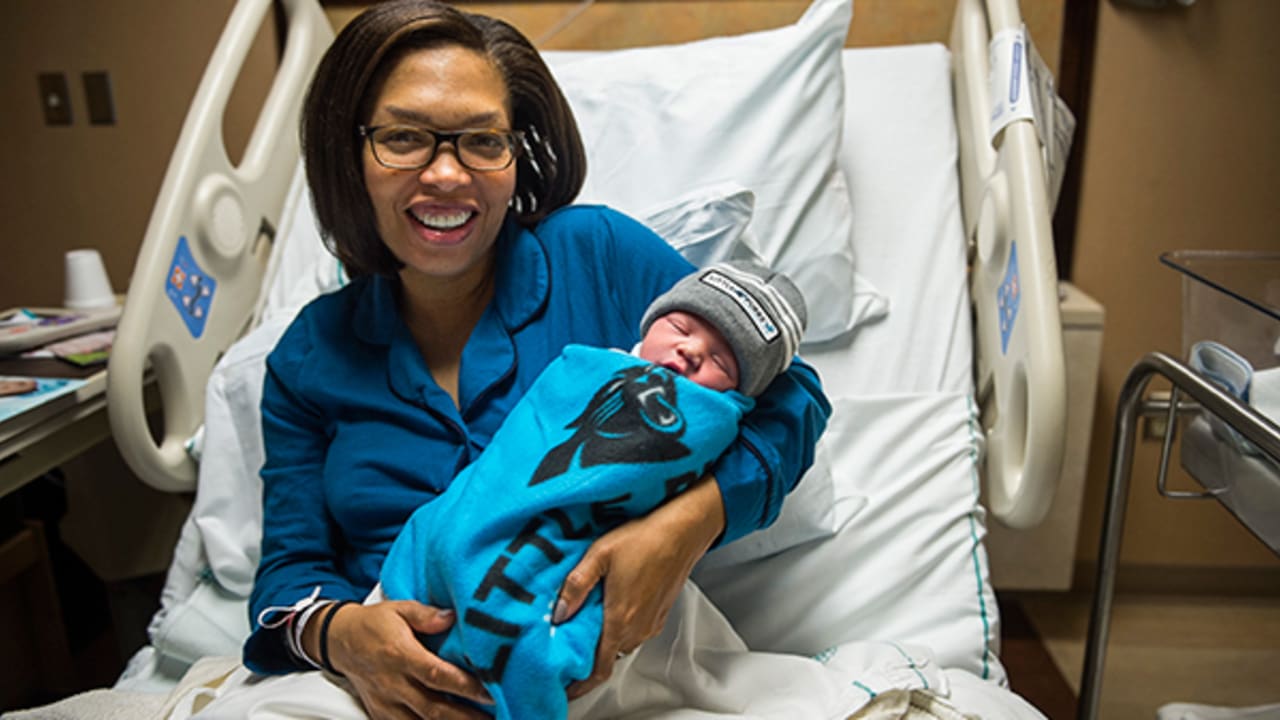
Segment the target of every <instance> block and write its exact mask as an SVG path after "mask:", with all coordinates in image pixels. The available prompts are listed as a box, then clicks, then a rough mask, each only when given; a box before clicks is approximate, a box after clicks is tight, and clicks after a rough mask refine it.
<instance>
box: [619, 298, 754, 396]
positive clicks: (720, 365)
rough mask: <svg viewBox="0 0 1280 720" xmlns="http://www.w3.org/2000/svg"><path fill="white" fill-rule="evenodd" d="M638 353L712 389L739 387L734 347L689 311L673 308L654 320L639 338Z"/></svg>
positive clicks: (718, 332)
mask: <svg viewBox="0 0 1280 720" xmlns="http://www.w3.org/2000/svg"><path fill="white" fill-rule="evenodd" d="M640 357H642V358H644V359H645V360H648V361H649V362H651V363H654V364H656V365H661V366H662V367H665V368H667V369H668V370H670V371H672V372H674V373H676V374H678V375H683V376H684V377H687V378H689V379H690V380H692V381H694V382H696V383H698V384H699V385H702V386H704V387H709V388H711V389H713V390H733V389H734V388H736V387H738V360H737V358H735V357H734V355H733V348H732V347H730V345H729V342H728V341H727V340H725V339H724V335H721V334H720V331H719V330H717V329H716V328H715V327H713V326H712V325H710V324H708V323H707V322H706V321H705V320H703V319H702V318H700V317H698V316H697V315H694V314H692V313H687V312H683V311H680V310H674V311H672V312H669V313H667V314H666V315H662V316H660V317H659V318H658V319H657V320H654V321H653V324H652V325H650V326H649V331H648V332H647V333H645V335H644V339H643V340H641V341H640Z"/></svg>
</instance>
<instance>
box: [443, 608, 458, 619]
mask: <svg viewBox="0 0 1280 720" xmlns="http://www.w3.org/2000/svg"><path fill="white" fill-rule="evenodd" d="M455 615H457V613H455V612H454V611H452V610H441V611H440V617H441V618H443V619H445V620H452V619H453V618H454V616H455Z"/></svg>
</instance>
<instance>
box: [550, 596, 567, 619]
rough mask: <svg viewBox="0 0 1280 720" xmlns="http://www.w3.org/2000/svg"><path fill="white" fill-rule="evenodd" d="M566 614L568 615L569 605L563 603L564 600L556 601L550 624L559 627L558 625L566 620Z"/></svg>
mask: <svg viewBox="0 0 1280 720" xmlns="http://www.w3.org/2000/svg"><path fill="white" fill-rule="evenodd" d="M568 614H569V603H567V602H565V601H564V600H556V609H555V612H553V613H551V624H552V625H559V624H560V623H562V622H564V621H565V620H567V619H568V618H567V617H565V616H566V615H568Z"/></svg>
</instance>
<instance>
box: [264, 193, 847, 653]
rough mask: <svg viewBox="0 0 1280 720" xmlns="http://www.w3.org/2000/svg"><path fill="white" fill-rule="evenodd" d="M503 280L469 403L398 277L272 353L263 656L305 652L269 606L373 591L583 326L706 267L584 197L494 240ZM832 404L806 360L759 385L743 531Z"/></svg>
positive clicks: (771, 500)
mask: <svg viewBox="0 0 1280 720" xmlns="http://www.w3.org/2000/svg"><path fill="white" fill-rule="evenodd" d="M496 248H497V253H498V259H497V264H496V272H497V278H496V283H495V290H494V297H493V300H492V301H491V302H490V304H489V307H488V308H486V309H485V312H484V314H483V315H482V316H481V318H480V321H479V322H478V323H477V325H476V327H475V329H474V330H473V331H472V333H471V336H470V337H469V338H468V340H467V343H466V346H465V347H464V348H463V352H462V363H461V367H460V370H459V378H458V403H457V405H455V404H454V402H453V400H452V398H450V397H449V395H448V394H447V393H446V392H445V391H444V390H443V389H441V388H440V387H439V386H438V385H436V383H435V381H434V379H433V378H432V376H431V373H430V372H429V371H428V369H427V366H426V361H425V360H424V359H423V358H422V354H421V353H420V351H419V349H418V346H417V344H416V343H415V342H414V339H413V337H412V336H411V334H410V332H409V328H408V326H407V325H405V323H404V321H403V319H402V317H401V315H400V310H399V308H398V305H397V295H398V292H399V291H398V284H399V280H398V279H396V278H387V277H378V276H371V277H361V278H358V279H356V280H355V281H353V282H352V283H351V284H350V285H348V286H347V287H345V288H343V289H341V290H339V291H337V292H334V293H331V294H328V295H323V296H321V297H319V298H317V299H315V300H314V301H312V302H311V303H310V304H309V305H307V306H306V307H305V308H303V309H302V311H301V312H300V313H299V314H298V317H297V318H295V319H294V321H293V323H292V324H291V325H290V327H289V328H288V330H286V331H285V333H284V335H283V337H281V339H280V341H279V343H278V344H277V345H276V348H275V349H274V350H273V351H272V352H271V354H270V355H269V356H268V358H267V373H266V379H265V381H264V386H263V393H262V432H263V440H264V445H265V448H266V460H265V462H264V464H263V468H262V482H263V534H262V559H261V561H260V563H259V565H258V571H257V577H256V579H255V583H254V588H253V593H252V594H251V596H250V601H249V611H250V623H251V626H252V627H253V632H252V634H251V635H250V636H249V639H248V640H247V641H246V643H245V647H244V662H245V664H246V665H247V666H248V667H249V668H250V669H252V670H254V671H256V672H263V673H283V672H290V671H294V670H301V669H308V668H307V666H306V665H304V664H303V663H302V661H301V660H299V659H298V658H295V657H294V656H293V655H292V654H291V653H290V651H289V649H288V646H287V643H286V642H285V640H284V638H283V636H282V633H283V630H281V629H269V628H265V627H262V626H260V625H259V624H258V622H257V619H258V616H259V613H260V612H261V611H263V610H264V609H266V608H269V607H281V606H289V605H293V604H294V603H296V602H297V601H299V600H301V599H303V598H305V597H307V596H308V595H310V594H311V593H312V592H313V590H314V589H315V588H316V587H319V588H320V595H319V596H320V597H322V598H332V599H338V600H357V601H359V600H363V599H364V597H365V596H366V595H367V594H368V592H369V591H370V590H371V589H372V588H373V586H374V584H375V583H376V582H377V581H378V575H379V571H380V569H381V565H382V560H383V558H384V556H385V555H386V553H387V550H388V549H389V548H390V546H391V543H392V542H393V541H394V540H395V539H396V536H397V535H398V534H399V532H400V529H401V527H402V526H403V525H404V524H405V522H406V521H407V520H408V518H409V516H410V515H411V514H412V513H413V512H414V510H416V509H417V508H418V507H419V506H420V505H422V504H423V503H426V502H429V501H430V500H431V499H432V498H434V497H435V496H436V495H438V494H439V493H440V492H441V491H443V490H444V488H445V487H446V486H448V484H449V483H450V482H451V481H452V479H453V478H454V476H455V475H457V474H458V471H460V470H461V469H462V468H464V467H466V466H467V465H468V464H470V463H471V461H472V460H474V459H475V458H476V457H477V456H478V455H479V454H480V452H481V451H482V450H484V448H485V447H486V446H487V445H488V444H489V441H490V439H491V438H492V437H493V434H494V432H496V431H497V429H498V428H499V427H500V426H501V425H502V421H503V420H504V419H505V418H506V416H507V414H508V413H509V412H510V410H511V408H512V407H513V406H514V405H515V403H516V401H518V400H519V399H520V398H521V397H522V396H523V395H524V393H525V392H526V391H527V390H528V388H529V387H530V385H532V384H533V382H534V380H536V379H537V377H538V375H539V373H541V372H542V370H543V369H544V368H545V367H546V366H547V365H548V364H549V363H551V361H552V360H554V359H555V358H556V357H557V356H558V355H559V353H560V351H561V350H562V349H563V348H564V347H565V346H566V345H568V344H570V343H580V344H584V345H593V346H599V347H631V346H633V345H634V344H635V343H636V342H637V341H638V340H639V334H640V333H639V330H640V319H641V317H642V316H643V314H644V311H645V309H646V308H647V307H648V305H649V303H650V301H652V300H653V298H655V297H657V296H658V295H659V294H661V293H662V292H665V291H666V290H667V289H668V288H670V287H671V286H672V285H673V284H675V282H676V281H677V280H679V279H680V278H681V277H683V276H685V275H687V274H688V273H689V272H691V271H692V270H693V266H692V265H690V264H689V263H688V261H686V260H685V259H684V258H683V257H681V256H680V255H679V254H678V253H677V252H676V251H675V250H673V249H671V247H670V246H669V245H667V244H666V243H665V242H663V241H662V239H661V238H659V237H658V236H657V235H655V234H654V233H653V232H652V231H651V230H649V229H648V228H647V227H645V226H644V225H642V224H640V223H639V222H637V221H635V220H632V219H630V218H628V217H627V216H625V215H622V214H620V213H618V212H616V211H612V210H609V209H607V208H603V207H598V206H570V207H566V208H562V209H560V210H558V211H556V212H554V213H552V214H551V215H549V216H548V217H547V218H546V219H544V220H543V221H542V222H541V223H539V224H538V225H537V226H536V227H535V228H532V229H525V228H521V227H520V226H519V225H517V224H516V223H514V222H513V221H510V220H508V222H507V224H506V225H505V226H504V227H503V230H502V232H501V234H500V236H499V238H498V241H497V245H496ZM830 413H831V407H830V405H829V403H828V402H827V399H826V397H825V395H823V392H822V388H821V384H820V382H819V379H818V376H817V373H816V372H815V371H814V370H813V369H812V368H811V367H809V366H808V365H806V364H805V363H803V362H799V361H797V362H794V363H792V365H791V368H790V369H788V370H787V371H786V372H785V373H783V374H782V375H780V376H779V377H778V378H777V379H776V380H775V381H774V382H773V383H772V384H771V385H770V386H769V388H768V389H767V390H766V391H765V392H764V393H763V394H762V395H761V396H760V397H758V398H756V407H755V409H754V410H753V411H752V412H751V413H750V414H748V415H747V416H746V417H745V418H744V420H743V422H742V427H741V431H740V434H739V436H738V439H737V441H735V442H734V443H733V444H732V445H731V446H730V448H729V450H727V451H726V452H725V454H724V455H723V456H722V457H721V458H720V459H719V460H718V461H717V462H716V463H715V465H714V467H713V470H712V471H713V473H714V474H715V477H716V481H717V482H718V484H719V488H720V492H721V495H722V496H723V500H724V508H725V531H724V534H723V535H722V536H721V538H720V540H719V542H720V543H722V544H723V543H726V542H731V541H733V540H735V539H737V538H739V537H742V536H743V535H745V534H747V533H749V532H751V531H753V530H756V529H758V528H761V527H766V526H768V525H769V524H770V523H772V522H773V520H774V519H775V518H776V517H777V515H778V511H779V509H780V507H781V505H782V500H783V498H784V497H785V496H786V494H787V493H788V492H789V491H790V490H791V489H792V488H793V487H794V486H795V484H796V482H797V481H798V480H799V478H800V476H801V475H802V474H803V473H804V471H805V470H807V469H808V468H809V466H810V465H811V464H812V462H813V451H814V445H815V443H816V442H817V440H818V438H819V436H820V435H821V434H822V431H823V430H824V429H825V428H826V422H827V418H828V417H829V415H830Z"/></svg>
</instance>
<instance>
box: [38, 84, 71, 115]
mask: <svg viewBox="0 0 1280 720" xmlns="http://www.w3.org/2000/svg"><path fill="white" fill-rule="evenodd" d="M36 84H37V85H39V86H40V108H41V109H42V110H43V111H44V124H45V125H70V124H71V93H69V92H67V76H66V75H64V74H62V73H40V74H39V75H37V76H36Z"/></svg>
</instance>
